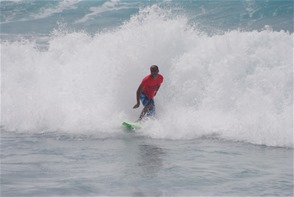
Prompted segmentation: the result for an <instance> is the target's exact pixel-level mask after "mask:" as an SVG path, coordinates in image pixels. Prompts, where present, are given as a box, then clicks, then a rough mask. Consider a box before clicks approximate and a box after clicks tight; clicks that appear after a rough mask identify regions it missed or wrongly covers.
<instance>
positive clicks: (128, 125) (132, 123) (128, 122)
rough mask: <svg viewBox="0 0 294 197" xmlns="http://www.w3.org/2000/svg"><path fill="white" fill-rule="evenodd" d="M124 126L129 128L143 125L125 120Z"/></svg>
mask: <svg viewBox="0 0 294 197" xmlns="http://www.w3.org/2000/svg"><path fill="white" fill-rule="evenodd" d="M122 125H123V126H125V127H127V128H128V129H141V127H142V126H141V125H140V124H139V123H138V122H130V121H125V122H123V123H122Z"/></svg>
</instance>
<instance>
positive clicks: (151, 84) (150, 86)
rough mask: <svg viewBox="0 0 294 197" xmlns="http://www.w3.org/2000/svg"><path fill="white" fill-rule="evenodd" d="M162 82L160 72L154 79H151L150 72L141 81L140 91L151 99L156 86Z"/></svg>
mask: <svg viewBox="0 0 294 197" xmlns="http://www.w3.org/2000/svg"><path fill="white" fill-rule="evenodd" d="M162 82H163V76H162V75H161V74H158V75H157V77H156V79H153V78H152V76H151V74H150V75H148V76H146V77H145V78H144V79H143V80H142V82H141V86H143V89H142V93H144V94H145V95H146V96H147V97H148V98H149V99H153V97H154V94H155V93H156V90H157V87H158V86H160V85H161V83H162Z"/></svg>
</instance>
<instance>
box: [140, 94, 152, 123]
mask: <svg viewBox="0 0 294 197" xmlns="http://www.w3.org/2000/svg"><path fill="white" fill-rule="evenodd" d="M140 99H141V102H142V104H143V106H144V108H143V110H142V112H141V114H140V117H139V119H138V121H140V120H142V118H143V117H144V116H145V114H146V113H147V116H150V115H153V114H154V112H155V106H154V100H153V99H148V97H147V96H146V95H145V94H141V95H140Z"/></svg>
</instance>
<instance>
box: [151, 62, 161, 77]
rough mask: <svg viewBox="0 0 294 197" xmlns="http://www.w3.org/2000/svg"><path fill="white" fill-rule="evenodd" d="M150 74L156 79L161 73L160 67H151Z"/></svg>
mask: <svg viewBox="0 0 294 197" xmlns="http://www.w3.org/2000/svg"><path fill="white" fill-rule="evenodd" d="M150 72H151V76H152V78H156V77H157V75H158V72H159V69H158V66H156V65H152V66H151V67H150Z"/></svg>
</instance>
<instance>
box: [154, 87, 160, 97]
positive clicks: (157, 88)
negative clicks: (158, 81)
mask: <svg viewBox="0 0 294 197" xmlns="http://www.w3.org/2000/svg"><path fill="white" fill-rule="evenodd" d="M159 88H160V85H158V86H157V87H156V92H155V94H154V96H155V95H156V93H157V92H158V90H159Z"/></svg>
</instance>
